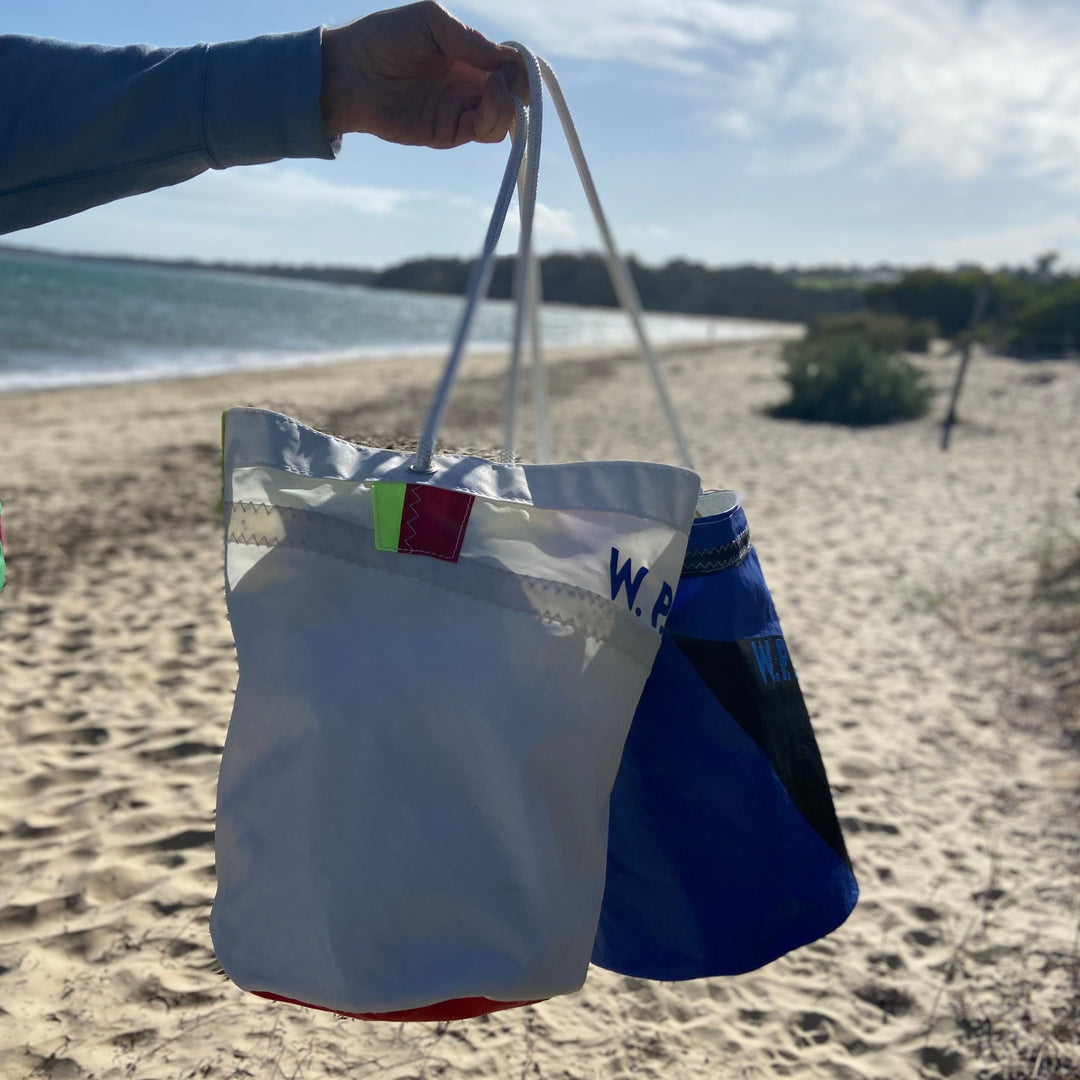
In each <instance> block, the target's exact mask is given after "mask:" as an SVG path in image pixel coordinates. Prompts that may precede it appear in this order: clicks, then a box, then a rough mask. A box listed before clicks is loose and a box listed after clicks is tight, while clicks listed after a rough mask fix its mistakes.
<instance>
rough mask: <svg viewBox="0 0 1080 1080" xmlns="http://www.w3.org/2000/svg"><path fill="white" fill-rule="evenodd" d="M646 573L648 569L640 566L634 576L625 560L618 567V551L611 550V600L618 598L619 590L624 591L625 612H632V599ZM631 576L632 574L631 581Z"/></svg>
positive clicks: (630, 566)
mask: <svg viewBox="0 0 1080 1080" xmlns="http://www.w3.org/2000/svg"><path fill="white" fill-rule="evenodd" d="M648 572H649V570H648V567H645V566H642V567H640V568H639V569H638V572H637V573H636V574H634V573H633V566H632V564H631V562H630V560H629V559H627V560H626V562H624V563H623V564H622V566H619V549H618V548H616V547H613V548H612V549H611V599H612V600H614V599H616V598H617V597H618V595H619V589H626V610H627V611H633V610H634V599H635V597H636V596H637V594H638V589H640V588H641V583H642V582H643V581H644V580H645V575H646V574H647V573H648ZM631 574H633V579H632V580H631ZM653 625H654V626H655V625H656V624H655V623H654V624H653Z"/></svg>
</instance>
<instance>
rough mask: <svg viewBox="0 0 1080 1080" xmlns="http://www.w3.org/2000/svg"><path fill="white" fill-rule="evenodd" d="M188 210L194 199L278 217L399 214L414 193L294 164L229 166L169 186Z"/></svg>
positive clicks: (234, 211)
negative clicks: (345, 180) (327, 176)
mask: <svg viewBox="0 0 1080 1080" xmlns="http://www.w3.org/2000/svg"><path fill="white" fill-rule="evenodd" d="M167 194H168V196H171V197H172V198H173V199H175V200H176V201H177V202H178V203H183V205H184V213H185V214H187V213H190V207H191V204H192V203H198V204H199V207H200V209H201V210H202V211H203V212H212V213H214V214H215V215H219V216H227V217H230V218H234V219H236V218H239V219H251V218H267V217H269V218H278V217H281V216H285V215H288V216H290V217H295V216H296V215H297V214H302V213H304V212H305V211H307V212H323V211H326V210H328V209H330V210H334V211H336V212H341V211H345V212H347V213H349V214H357V215H361V216H364V217H385V216H387V215H390V214H395V213H397V212H398V211H399V210H401V208H402V207H403V205H404V204H405V203H406V201H408V200H409V199H411V198H413V197H414V193H411V192H405V191H399V190H396V189H392V188H377V187H367V186H364V185H362V184H340V183H331V182H329V181H327V180H324V179H322V177H319V176H314V175H313V174H311V173H309V172H306V171H304V170H302V169H298V168H295V167H291V166H260V167H259V168H240V169H226V170H224V171H220V172H219V171H211V172H208V173H204V174H203V175H202V176H199V177H197V178H196V179H195V180H193V181H190V182H189V183H187V184H183V185H181V186H179V187H176V188H172V189H169V191H168V193H167Z"/></svg>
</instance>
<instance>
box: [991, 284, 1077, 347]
mask: <svg viewBox="0 0 1080 1080" xmlns="http://www.w3.org/2000/svg"><path fill="white" fill-rule="evenodd" d="M1006 347H1007V350H1008V351H1009V352H1010V353H1012V354H1013V355H1014V356H1024V357H1029V356H1037V357H1045V358H1048V359H1049V358H1051V357H1061V356H1071V355H1073V354H1075V353H1076V352H1077V351H1078V350H1080V281H1070V282H1067V283H1066V284H1063V285H1059V286H1057V287H1056V288H1055V289H1053V291H1051V292H1050V293H1049V294H1048V295H1044V296H1040V297H1039V298H1038V299H1036V300H1034V301H1032V302H1031V303H1030V304H1028V305H1027V306H1026V307H1025V308H1024V309H1023V310H1022V311H1021V312H1020V314H1019V316H1018V317H1017V320H1016V326H1015V328H1014V329H1013V331H1012V333H1011V334H1010V335H1009V338H1008V342H1007V346H1006Z"/></svg>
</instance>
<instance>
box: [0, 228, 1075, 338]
mask: <svg viewBox="0 0 1080 1080" xmlns="http://www.w3.org/2000/svg"><path fill="white" fill-rule="evenodd" d="M2 249H3V248H2V246H0V250H2ZM9 250H15V251H18V250H22V251H24V252H26V253H30V252H27V251H26V249H18V248H11V249H9ZM40 254H44V253H40ZM78 257H89V256H78ZM93 258H95V259H96V260H97V261H102V259H101V257H99V256H94V257H93ZM1056 260H1057V256H1056V255H1055V254H1053V253H1048V254H1046V255H1043V256H1040V257H1039V258H1037V259H1036V260H1035V262H1034V264H1033V266H1032V267H1030V268H1025V267H1019V268H1014V269H1001V270H995V271H988V270H984V269H981V268H979V267H971V266H969V267H961V268H959V269H957V270H932V269H917V270H900V269H896V268H893V267H889V266H879V267H875V268H873V269H862V268H858V267H817V268H814V269H774V268H771V267H766V266H754V265H743V266H731V267H719V268H718V267H709V266H705V265H703V264H702V263H696V262H689V261H687V260H685V259H675V260H673V261H671V262H668V263H665V264H664V265H663V266H648V265H646V264H644V263H641V262H639V261H637V260H636V259H634V258H631V259H630V260H629V262H630V269H631V273H632V274H633V277H634V281H635V282H636V284H637V287H638V291H639V293H640V294H641V300H642V303H643V305H644V307H645V308H646V310H648V311H658V312H679V313H681V314H687V315H716V316H726V317H730V318H744V319H765V320H769V321H776V322H799V323H807V324H810V325H811V326H814V325H821V324H827V323H832V324H833V325H834V326H838V327H842V326H843V325H845V324H851V325H854V324H852V323H851V319H852V318H854V321H855V323H858V322H859V321H860V319H861V320H862V321H864V322H865V320H866V318H869V317H871V316H875V315H884V316H888V317H890V318H900V319H903V320H908V321H909V323H910V324H914V325H912V326H910V327H909V328H907V329H905V328H904V327H899V328H898V327H897V326H896V325H895V324H884V323H881V324H879V325H878V330H881V331H884V332H886V333H887V335H889V336H890V337H894V338H897V339H898V340H900V341H901V342H904V341H907V340H909V339H917V340H921V341H925V340H926V339H928V338H930V337H935V336H940V337H944V338H948V339H956V338H957V337H959V336H960V335H962V334H964V333H967V332H970V333H973V334H975V335H976V336H977V337H979V338H980V339H982V340H984V341H987V342H989V343H990V344H992V345H993V346H994V347H995V348H997V349H1001V350H1003V351H1006V352H1009V353H1012V354H1013V355H1017V356H1023V357H1036V356H1071V355H1074V354H1076V353H1078V352H1080V276H1077V275H1074V274H1071V273H1060V272H1056V271H1055V263H1056ZM104 261H109V262H120V263H127V264H133V265H139V264H142V265H153V266H164V267H171V268H174V269H201V270H216V271H227V272H230V273H239V274H259V275H262V276H270V277H280V278H291V279H296V280H303V281H320V282H324V283H327V284H333V285H363V286H367V287H369V288H376V289H405V290H411V291H421V292H431V293H448V294H452V295H461V294H462V293H464V291H465V286H466V283H467V281H468V278H469V272H470V270H471V268H472V261H471V260H468V259H456V258H427V259H411V260H409V261H408V262H403V263H399V264H397V265H395V266H391V267H387V268H386V269H383V270H370V269H363V268H359V267H347V266H290V265H282V264H279V263H262V264H253V263H235V262H196V261H193V260H160V259H136V258H124V257H109V258H107V259H106V260H104ZM512 274H513V260H512V259H511V258H509V257H506V258H501V259H499V260H498V261H497V263H496V267H495V273H494V277H493V279H492V283H491V291H490V295H491V296H493V297H495V298H498V299H508V298H509V297H510V294H511V283H512ZM541 274H542V280H543V289H544V299H545V300H546V301H548V302H551V303H562V304H581V305H586V306H591V307H613V306H614V305H615V303H616V300H615V293H614V290H613V289H612V286H611V281H610V278H609V277H608V272H607V267H606V265H605V264H604V261H603V259H602V258H601V257H600V256H599V255H597V254H592V253H581V254H555V255H548V256H546V257H545V258H543V259H542V260H541ZM902 347H908V348H911V347H913V346H911V345H910V344H907V345H903V346H902Z"/></svg>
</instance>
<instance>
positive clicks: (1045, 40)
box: [464, 0, 1080, 189]
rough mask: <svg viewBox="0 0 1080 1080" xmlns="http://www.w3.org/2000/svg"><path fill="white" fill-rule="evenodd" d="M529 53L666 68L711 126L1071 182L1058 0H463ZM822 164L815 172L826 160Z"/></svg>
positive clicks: (1078, 129)
mask: <svg viewBox="0 0 1080 1080" xmlns="http://www.w3.org/2000/svg"><path fill="white" fill-rule="evenodd" d="M464 3H465V6H466V7H467V8H468V9H469V10H470V11H472V12H474V13H477V14H483V15H484V16H485V17H486V18H489V19H491V20H493V21H496V22H499V23H500V24H501V25H505V26H510V27H512V28H513V31H514V32H515V33H516V34H517V35H518V36H519V37H520V38H521V39H522V40H524V41H527V42H529V43H530V44H533V45H535V47H536V48H537V49H539V50H540V51H541V52H545V53H550V54H551V55H552V57H553V58H554V59H556V61H557V59H558V57H559V56H572V57H583V58H589V59H594V60H609V61H619V62H632V63H634V64H638V65H645V66H649V67H653V68H659V69H664V70H667V71H669V72H676V73H679V74H680V75H682V76H683V77H685V79H686V86H685V89H686V90H687V91H689V92H691V93H697V94H698V95H699V99H700V100H701V102H702V106H703V107H704V108H707V109H709V110H711V111H712V113H713V117H712V126H713V128H714V130H716V129H717V128H719V130H721V131H723V132H725V133H726V134H729V135H732V136H735V137H738V138H741V139H749V138H753V137H758V136H762V135H767V134H768V133H769V132H770V131H773V130H776V129H777V127H778V126H780V125H792V126H797V127H798V128H799V135H800V142H801V143H802V144H803V147H802V148H803V149H804V150H805V149H807V147H806V145H805V144H806V143H807V142H812V141H813V139H814V138H817V139H818V141H820V142H821V143H822V144H826V145H827V146H828V147H829V150H828V152H827V153H825V154H823V155H820V154H817V155H816V154H815V152H814V150H813V148H812V147H811V148H810V155H809V159H810V160H813V159H814V158H815V156H817V157H818V158H819V159H820V160H821V161H822V162H823V163H825V164H831V163H835V161H836V160H837V157H838V154H837V149H838V148H839V150H840V151H842V154H841V155H840V156H846V155H847V154H849V153H850V152H851V151H853V150H868V151H870V152H871V153H876V154H879V155H880V156H881V158H882V160H883V161H885V162H887V163H889V164H897V163H899V164H902V165H904V166H909V167H915V168H918V169H922V170H930V171H932V172H934V173H936V174H938V175H944V176H948V177H952V178H955V179H959V180H965V179H970V178H973V177H978V176H981V175H984V174H986V173H988V172H990V171H992V170H993V169H995V168H997V167H1000V166H1002V165H1004V166H1007V167H1008V168H1010V169H1012V170H1015V171H1017V172H1018V173H1020V174H1021V175H1026V176H1030V177H1038V178H1043V179H1048V180H1051V181H1053V182H1056V183H1058V184H1062V185H1064V186H1066V187H1070V188H1072V187H1076V188H1077V189H1080V63H1078V62H1077V60H1078V55H1080V4H1076V3H1075V2H1068V0H978V2H973V0H763V2H754V0H749V2H746V3H736V2H729V0H669V2H665V3H657V2H656V0H546V2H545V3H543V4H540V3H539V2H538V0H523V2H522V3H521V4H520V5H518V6H517V7H515V8H513V9H507V7H506V5H505V3H503V2H502V0H499V2H498V3H496V2H495V0H464ZM822 167H825V165H824V164H823V166H822Z"/></svg>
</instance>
